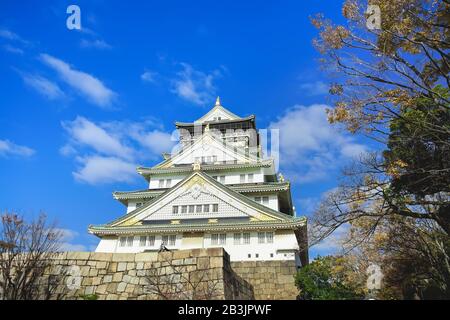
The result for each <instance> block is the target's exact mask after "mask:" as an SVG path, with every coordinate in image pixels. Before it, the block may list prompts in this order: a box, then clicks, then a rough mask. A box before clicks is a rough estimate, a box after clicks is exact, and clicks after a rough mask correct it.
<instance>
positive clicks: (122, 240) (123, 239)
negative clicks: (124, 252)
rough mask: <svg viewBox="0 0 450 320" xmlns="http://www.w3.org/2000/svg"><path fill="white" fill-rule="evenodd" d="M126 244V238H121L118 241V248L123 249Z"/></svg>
mask: <svg viewBox="0 0 450 320" xmlns="http://www.w3.org/2000/svg"><path fill="white" fill-rule="evenodd" d="M126 244H127V238H125V237H121V238H120V239H119V246H120V247H125V246H126Z"/></svg>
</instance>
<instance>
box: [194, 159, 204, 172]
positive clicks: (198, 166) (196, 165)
mask: <svg viewBox="0 0 450 320" xmlns="http://www.w3.org/2000/svg"><path fill="white" fill-rule="evenodd" d="M192 169H193V170H194V171H200V170H201V169H202V166H201V164H200V161H198V160H195V162H194V163H193V164H192Z"/></svg>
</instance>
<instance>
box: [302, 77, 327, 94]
mask: <svg viewBox="0 0 450 320" xmlns="http://www.w3.org/2000/svg"><path fill="white" fill-rule="evenodd" d="M300 89H302V91H303V92H305V93H306V94H307V95H309V96H321V95H325V94H328V91H329V87H328V85H327V84H326V83H324V82H323V81H314V82H307V83H302V84H301V85H300Z"/></svg>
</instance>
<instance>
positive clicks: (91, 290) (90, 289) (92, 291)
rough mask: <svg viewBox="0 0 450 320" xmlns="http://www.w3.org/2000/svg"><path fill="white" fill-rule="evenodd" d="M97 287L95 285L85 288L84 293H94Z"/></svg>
mask: <svg viewBox="0 0 450 320" xmlns="http://www.w3.org/2000/svg"><path fill="white" fill-rule="evenodd" d="M94 290H95V287H94V286H88V287H86V289H85V290H84V294H94Z"/></svg>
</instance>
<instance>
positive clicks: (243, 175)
mask: <svg viewBox="0 0 450 320" xmlns="http://www.w3.org/2000/svg"><path fill="white" fill-rule="evenodd" d="M239 182H240V183H244V182H245V174H241V175H240V176H239Z"/></svg>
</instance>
